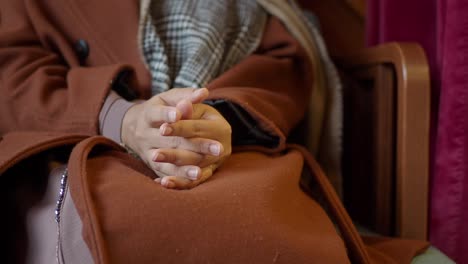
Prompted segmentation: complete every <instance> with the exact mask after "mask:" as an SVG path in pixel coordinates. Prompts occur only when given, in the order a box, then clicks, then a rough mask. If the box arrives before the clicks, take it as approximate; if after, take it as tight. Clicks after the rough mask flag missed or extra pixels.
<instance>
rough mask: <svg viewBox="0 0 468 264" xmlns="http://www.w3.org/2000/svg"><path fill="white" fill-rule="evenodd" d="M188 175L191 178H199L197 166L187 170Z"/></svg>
mask: <svg viewBox="0 0 468 264" xmlns="http://www.w3.org/2000/svg"><path fill="white" fill-rule="evenodd" d="M187 176H188V177H189V178H190V179H191V180H198V170H197V169H195V168H191V169H189V170H188V171H187Z"/></svg>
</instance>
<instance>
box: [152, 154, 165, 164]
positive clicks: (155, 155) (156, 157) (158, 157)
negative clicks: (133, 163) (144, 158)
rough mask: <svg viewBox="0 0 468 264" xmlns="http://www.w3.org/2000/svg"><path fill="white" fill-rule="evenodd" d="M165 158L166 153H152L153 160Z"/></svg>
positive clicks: (163, 159)
mask: <svg viewBox="0 0 468 264" xmlns="http://www.w3.org/2000/svg"><path fill="white" fill-rule="evenodd" d="M165 160H166V155H164V154H162V153H159V152H156V154H154V157H153V161H154V162H158V161H159V162H160V161H165Z"/></svg>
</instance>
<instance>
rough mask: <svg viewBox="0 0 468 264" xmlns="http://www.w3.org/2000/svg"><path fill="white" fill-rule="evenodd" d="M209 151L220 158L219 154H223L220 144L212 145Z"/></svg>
mask: <svg viewBox="0 0 468 264" xmlns="http://www.w3.org/2000/svg"><path fill="white" fill-rule="evenodd" d="M209 149H210V152H211V154H213V155H215V156H218V155H219V153H220V152H221V148H220V147H219V145H218V144H211V145H210V147H209Z"/></svg>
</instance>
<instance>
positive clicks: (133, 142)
mask: <svg viewBox="0 0 468 264" xmlns="http://www.w3.org/2000/svg"><path fill="white" fill-rule="evenodd" d="M207 96H208V90H207V89H206V88H201V89H192V88H173V89H171V90H169V91H167V92H164V93H160V94H158V95H156V96H153V97H152V98H151V99H149V100H147V101H145V102H143V103H140V104H136V105H134V106H132V107H131V108H130V109H129V110H128V111H127V113H126V114H125V116H124V119H123V122H122V129H121V137H122V142H123V143H124V144H125V145H126V146H127V147H129V148H130V149H131V150H133V151H134V152H135V153H136V154H137V155H138V156H139V157H140V158H141V159H142V160H143V161H144V162H145V163H146V164H147V165H148V166H149V167H150V168H151V169H152V170H153V171H154V172H155V173H156V174H157V175H158V176H159V178H157V179H156V181H157V182H159V183H160V184H161V185H162V186H164V187H166V188H171V189H190V188H193V187H195V186H197V185H199V184H200V183H202V182H204V181H206V180H207V179H208V178H209V177H210V176H211V175H212V174H213V173H214V171H215V170H216V169H217V168H218V167H219V166H220V165H221V163H222V162H223V161H224V160H225V159H226V158H227V157H228V156H229V155H230V154H231V126H230V125H229V123H228V122H227V121H226V120H225V119H224V117H223V116H222V115H221V114H220V113H219V112H218V111H217V110H216V109H214V108H213V107H211V106H209V105H206V104H202V102H203V101H204V100H205V99H206V98H207Z"/></svg>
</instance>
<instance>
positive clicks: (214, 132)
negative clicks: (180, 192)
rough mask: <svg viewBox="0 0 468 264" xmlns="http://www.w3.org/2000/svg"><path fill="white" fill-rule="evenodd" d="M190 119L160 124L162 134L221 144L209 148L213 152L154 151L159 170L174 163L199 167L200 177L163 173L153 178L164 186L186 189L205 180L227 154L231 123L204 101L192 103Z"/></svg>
mask: <svg viewBox="0 0 468 264" xmlns="http://www.w3.org/2000/svg"><path fill="white" fill-rule="evenodd" d="M192 106H193V114H192V118H191V119H185V120H179V121H177V122H174V123H164V124H162V125H161V127H160V132H161V135H162V136H167V137H182V138H190V139H194V138H203V139H211V140H215V141H218V142H219V143H221V147H220V148H218V149H213V150H211V149H210V150H211V152H212V153H216V154H214V155H208V154H201V153H194V152H192V151H189V150H183V149H165V148H160V149H158V150H157V156H158V157H161V158H159V159H158V158H157V159H156V161H157V162H158V163H159V164H158V166H159V167H160V168H161V170H166V171H168V172H169V171H171V170H172V169H173V168H174V167H176V166H184V165H196V166H198V167H200V168H201V177H199V178H198V179H197V180H190V179H188V178H186V177H179V176H165V177H163V178H162V179H161V178H160V179H157V181H158V182H160V183H161V184H162V185H163V186H165V187H167V188H176V189H189V188H193V187H195V186H197V185H199V184H200V183H202V182H204V181H206V180H207V179H208V178H209V177H211V175H213V172H214V171H215V170H216V169H217V168H218V167H219V166H220V165H221V164H222V162H223V161H224V160H226V158H227V157H229V156H230V155H231V151H232V146H231V133H232V132H231V126H230V125H229V123H228V122H227V121H226V119H224V117H223V116H222V115H221V114H220V113H219V112H218V111H217V110H216V109H214V108H213V107H211V106H209V105H205V104H193V105H192Z"/></svg>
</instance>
